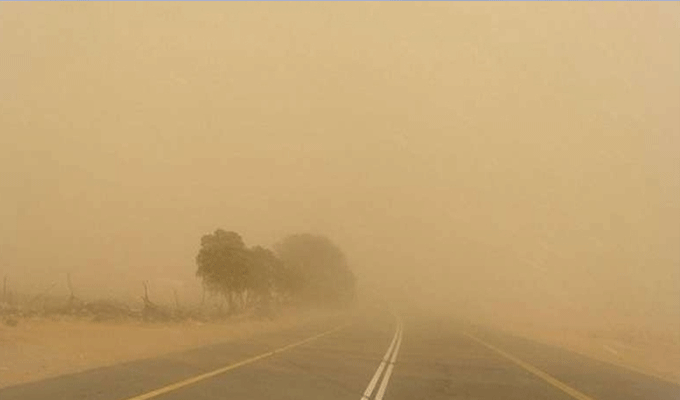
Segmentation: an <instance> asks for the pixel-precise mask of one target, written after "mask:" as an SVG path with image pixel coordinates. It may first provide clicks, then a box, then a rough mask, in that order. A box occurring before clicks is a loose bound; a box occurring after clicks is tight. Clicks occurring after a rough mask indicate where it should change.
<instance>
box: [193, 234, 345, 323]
mask: <svg viewBox="0 0 680 400" xmlns="http://www.w3.org/2000/svg"><path fill="white" fill-rule="evenodd" d="M276 251H277V253H274V252H272V251H271V250H269V249H266V248H264V247H261V246H255V247H253V248H248V247H246V245H245V243H244V242H243V239H241V236H240V235H239V234H238V233H236V232H230V231H225V230H223V229H217V230H216V231H215V232H213V233H210V234H207V235H204V236H203V237H202V238H201V248H200V249H199V251H198V255H197V256H196V264H197V266H198V269H197V271H196V275H197V276H198V277H199V278H201V279H202V280H203V284H204V285H205V287H206V288H207V289H208V290H210V291H211V292H213V293H218V294H221V295H222V296H224V298H225V299H226V300H227V301H228V303H229V308H230V311H232V312H233V311H235V310H237V309H239V308H244V307H247V306H249V305H253V304H256V303H257V304H260V305H262V306H265V307H269V305H270V304H271V301H272V299H274V298H276V299H278V300H279V301H285V299H291V298H292V299H297V300H300V301H306V302H309V301H313V302H317V303H325V304H330V303H339V302H345V301H348V300H350V299H351V298H352V297H353V295H354V275H353V274H352V272H351V271H350V270H349V268H348V266H347V261H346V259H345V256H344V254H343V253H342V251H341V250H340V249H339V248H338V247H337V246H336V245H335V244H333V243H332V242H331V241H330V240H329V239H327V238H325V237H323V236H313V235H308V234H302V235H292V236H289V237H287V238H285V239H284V240H283V241H282V242H281V243H279V245H278V246H277V247H276Z"/></svg>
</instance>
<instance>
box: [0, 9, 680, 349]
mask: <svg viewBox="0 0 680 400" xmlns="http://www.w3.org/2000/svg"><path fill="white" fill-rule="evenodd" d="M0 54H2V55H3V57H2V62H0V88H1V90H0V191H1V196H0V216H1V217H2V221H3V223H2V225H1V226H0V245H1V248H0V274H2V275H5V274H6V275H8V276H9V277H10V279H11V280H12V281H13V282H15V284H16V285H18V286H19V287H20V288H23V289H24V290H27V291H30V290H35V291H37V290H40V288H43V287H45V286H46V285H48V284H49V283H50V282H52V281H59V282H63V281H64V276H65V274H66V273H67V272H70V273H71V274H72V276H73V277H74V280H75V281H76V282H78V287H79V290H81V291H87V290H90V296H97V295H99V296H108V295H112V294H114V293H118V291H120V292H125V293H128V294H129V293H132V294H133V295H136V296H138V295H139V290H140V289H139V287H140V285H139V282H140V281H141V280H144V279H150V280H162V279H166V280H172V281H177V282H183V283H181V285H184V286H185V287H195V286H197V285H198V283H197V281H195V277H194V273H195V270H196V266H195V262H194V257H195V255H196V252H197V251H198V246H199V239H200V237H201V235H203V234H205V233H207V232H211V231H213V230H214V229H215V228H217V227H223V228H226V229H230V230H235V231H237V232H239V233H241V234H242V235H243V237H244V240H245V241H246V242H247V243H248V244H249V245H256V244H261V245H265V246H271V245H272V244H273V243H275V242H276V241H278V240H279V239H281V238H282V237H283V236H285V235H286V234H289V233H294V232H313V233H321V234H325V235H327V236H329V237H331V238H333V240H334V241H336V242H337V243H338V244H339V245H340V246H341V247H342V248H343V249H344V250H345V252H346V254H347V256H348V258H349V260H350V262H351V264H352V266H353V267H354V271H355V273H356V275H357V276H358V279H359V283H360V286H361V288H362V290H364V291H365V292H370V293H378V294H379V295H380V296H384V297H387V298H390V299H392V301H395V302H398V301H399V299H401V300H402V301H403V302H404V303H415V304H417V305H419V306H420V307H423V308H431V309H436V310H438V311H440V312H449V311H450V312H453V311H456V312H465V313H466V314H467V315H468V316H470V315H472V316H474V315H480V316H484V318H489V317H493V316H494V315H497V314H502V315H503V317H504V318H510V317H512V315H513V311H512V310H516V311H515V313H516V314H517V317H518V318H520V316H521V318H524V319H527V320H533V321H534V323H536V322H537V321H538V322H539V323H540V321H541V320H542V318H547V319H549V318H557V317H556V315H559V316H560V317H564V318H567V319H569V318H571V319H572V320H577V319H578V320H579V321H584V323H587V324H596V323H603V322H604V323H607V324H614V325H615V324H618V323H620V324H639V325H641V326H655V327H656V328H659V327H661V328H663V329H669V330H671V331H672V332H674V334H675V335H676V336H677V334H678V332H680V322H678V321H680V165H679V162H678V154H679V150H680V5H678V4H677V3H671V4H639V3H635V4H632V3H631V4H518V3H512V4H481V3H479V4H376V3H369V4H365V3H362V4H327V3H323V4H322V3H319V4H307V3H304V4H303V3H297V4H277V3H266V4H265V3H262V4H215V3H210V4H178V3H172V4H107V3H96V4H2V5H0ZM547 319H546V320H547Z"/></svg>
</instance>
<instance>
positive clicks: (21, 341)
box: [0, 310, 333, 387]
mask: <svg viewBox="0 0 680 400" xmlns="http://www.w3.org/2000/svg"><path fill="white" fill-rule="evenodd" d="M332 317H333V316H332V315H329V314H328V313H323V312H319V311H309V310H308V311H304V312H302V311H297V312H292V311H289V312H286V313H283V314H281V315H279V316H278V317H277V318H276V319H275V320H274V321H268V320H254V319H247V318H242V319H240V320H238V319H232V320H229V321H225V322H220V323H217V322H215V323H197V322H193V323H189V322H187V323H174V324H144V323H141V322H129V323H121V322H111V323H95V322H86V321H80V320H66V319H62V320H48V319H25V320H21V321H20V323H19V325H18V326H16V327H9V326H5V325H3V324H0V387H4V386H11V385H16V384H19V383H24V382H30V381H35V380H40V379H45V378H49V377H53V376H57V375H62V374H67V373H73V372H78V371H83V370H87V369H91V368H96V367H102V366H106V365H112V364H116V363H120V362H125V361H131V360H135V359H141V358H147V357H153V356H158V355H162V354H166V353H169V352H174V351H179V350H185V349H189V348H193V347H198V346H201V345H206V344H210V343H216V342H225V341H231V340H236V339H239V338H243V337H247V336H248V335H253V334H256V333H264V332H271V331H276V330H281V329H286V328H289V327H293V326H296V325H299V324H303V323H306V322H311V321H317V320H322V319H327V318H332Z"/></svg>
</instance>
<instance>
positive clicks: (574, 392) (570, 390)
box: [465, 333, 595, 400]
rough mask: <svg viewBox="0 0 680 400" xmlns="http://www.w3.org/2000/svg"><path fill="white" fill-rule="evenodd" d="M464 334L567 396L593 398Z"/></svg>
mask: <svg viewBox="0 0 680 400" xmlns="http://www.w3.org/2000/svg"><path fill="white" fill-rule="evenodd" d="M465 336H467V337H469V338H470V339H472V340H474V341H475V342H477V343H479V344H481V345H482V346H484V347H486V348H487V349H489V350H493V351H495V352H496V353H498V354H500V355H502V356H503V357H505V358H507V359H508V360H510V361H512V362H514V363H515V364H517V365H519V366H520V367H522V368H524V369H525V370H527V371H529V372H531V373H532V374H534V375H536V376H537V377H539V378H541V379H543V380H544V381H546V382H547V383H549V384H550V385H552V386H554V387H556V388H558V389H560V390H561V391H563V392H564V393H566V394H568V395H569V396H571V397H573V398H575V399H578V400H595V399H594V398H592V397H590V396H587V395H585V394H583V393H581V392H579V391H578V390H576V389H574V388H572V387H571V386H568V385H567V384H565V383H563V382H560V381H558V380H557V379H555V378H553V377H552V376H550V375H548V374H546V373H545V372H543V371H541V370H540V369H538V368H536V367H534V366H533V365H531V364H528V363H526V362H524V361H522V360H520V359H519V358H517V357H515V356H513V355H512V354H509V353H507V352H505V351H503V350H501V349H499V348H498V347H496V346H494V345H492V344H489V343H487V342H485V341H483V340H482V339H479V338H478V337H476V336H473V335H471V334H469V333H465Z"/></svg>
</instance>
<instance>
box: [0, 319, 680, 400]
mask: <svg viewBox="0 0 680 400" xmlns="http://www.w3.org/2000/svg"><path fill="white" fill-rule="evenodd" d="M383 361H384V362H383ZM365 394H366V396H364V395H365ZM15 399H22V400H36V399H59V400H61V399H63V400H78V399H87V400H146V399H158V400H178V399H196V400H203V399H205V400H217V399H220V400H222V399H246V400H260V399H262V400H265V399H267V400H269V399H328V400H336V399H337V400H340V399H343V400H344V399H347V400H361V399H376V400H382V399H388V400H406V399H409V400H416V399H428V400H435V399H478V400H501V399H508V400H511V399H521V400H527V399H531V400H541V399H554V400H573V399H578V400H671V399H672V400H678V399H680V385H678V384H674V383H671V382H666V381H663V380H660V379H657V378H653V377H649V376H646V375H642V374H640V373H636V372H632V371H630V370H627V369H624V368H621V367H617V366H614V365H610V364H607V363H603V362H599V361H595V360H591V359H589V358H586V357H583V356H580V355H577V354H573V353H570V352H568V351H565V350H562V349H558V348H554V347H550V346H546V345H542V344H538V343H535V342H531V341H528V340H524V339H520V338H516V337H513V336H508V335H506V334H502V333H499V332H494V331H489V330H484V329H481V328H475V327H470V326H464V325H461V324H457V323H455V322H452V321H447V320H441V319H420V318H404V319H403V321H401V322H399V321H398V320H397V319H395V318H394V317H393V316H392V315H390V314H389V313H387V312H380V313H367V314H366V315H364V316H362V317H353V318H351V319H349V318H348V319H346V320H344V321H327V322H323V323H321V322H320V323H315V324H310V325H306V326H302V327H298V328H295V329H291V330H287V331H281V332H277V333H268V334H262V335H257V336H254V337H251V338H249V339H248V340H243V341H240V342H232V343H224V344H218V345H210V346H206V347H202V348H198V349H195V350H191V351H185V352H181V353H175V354H169V355H166V356H163V357H159V358H154V359H149V360H141V361H134V362H130V363H125V364H120V365H116V366H111V367H105V368H99V369H95V370H91V371H87V372H82V373H78V374H73V375H65V376H61V377H57V378H53V379H48V380H44V381H38V382H33V383H28V384H23V385H18V386H11V387H7V388H4V389H0V400H15Z"/></svg>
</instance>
